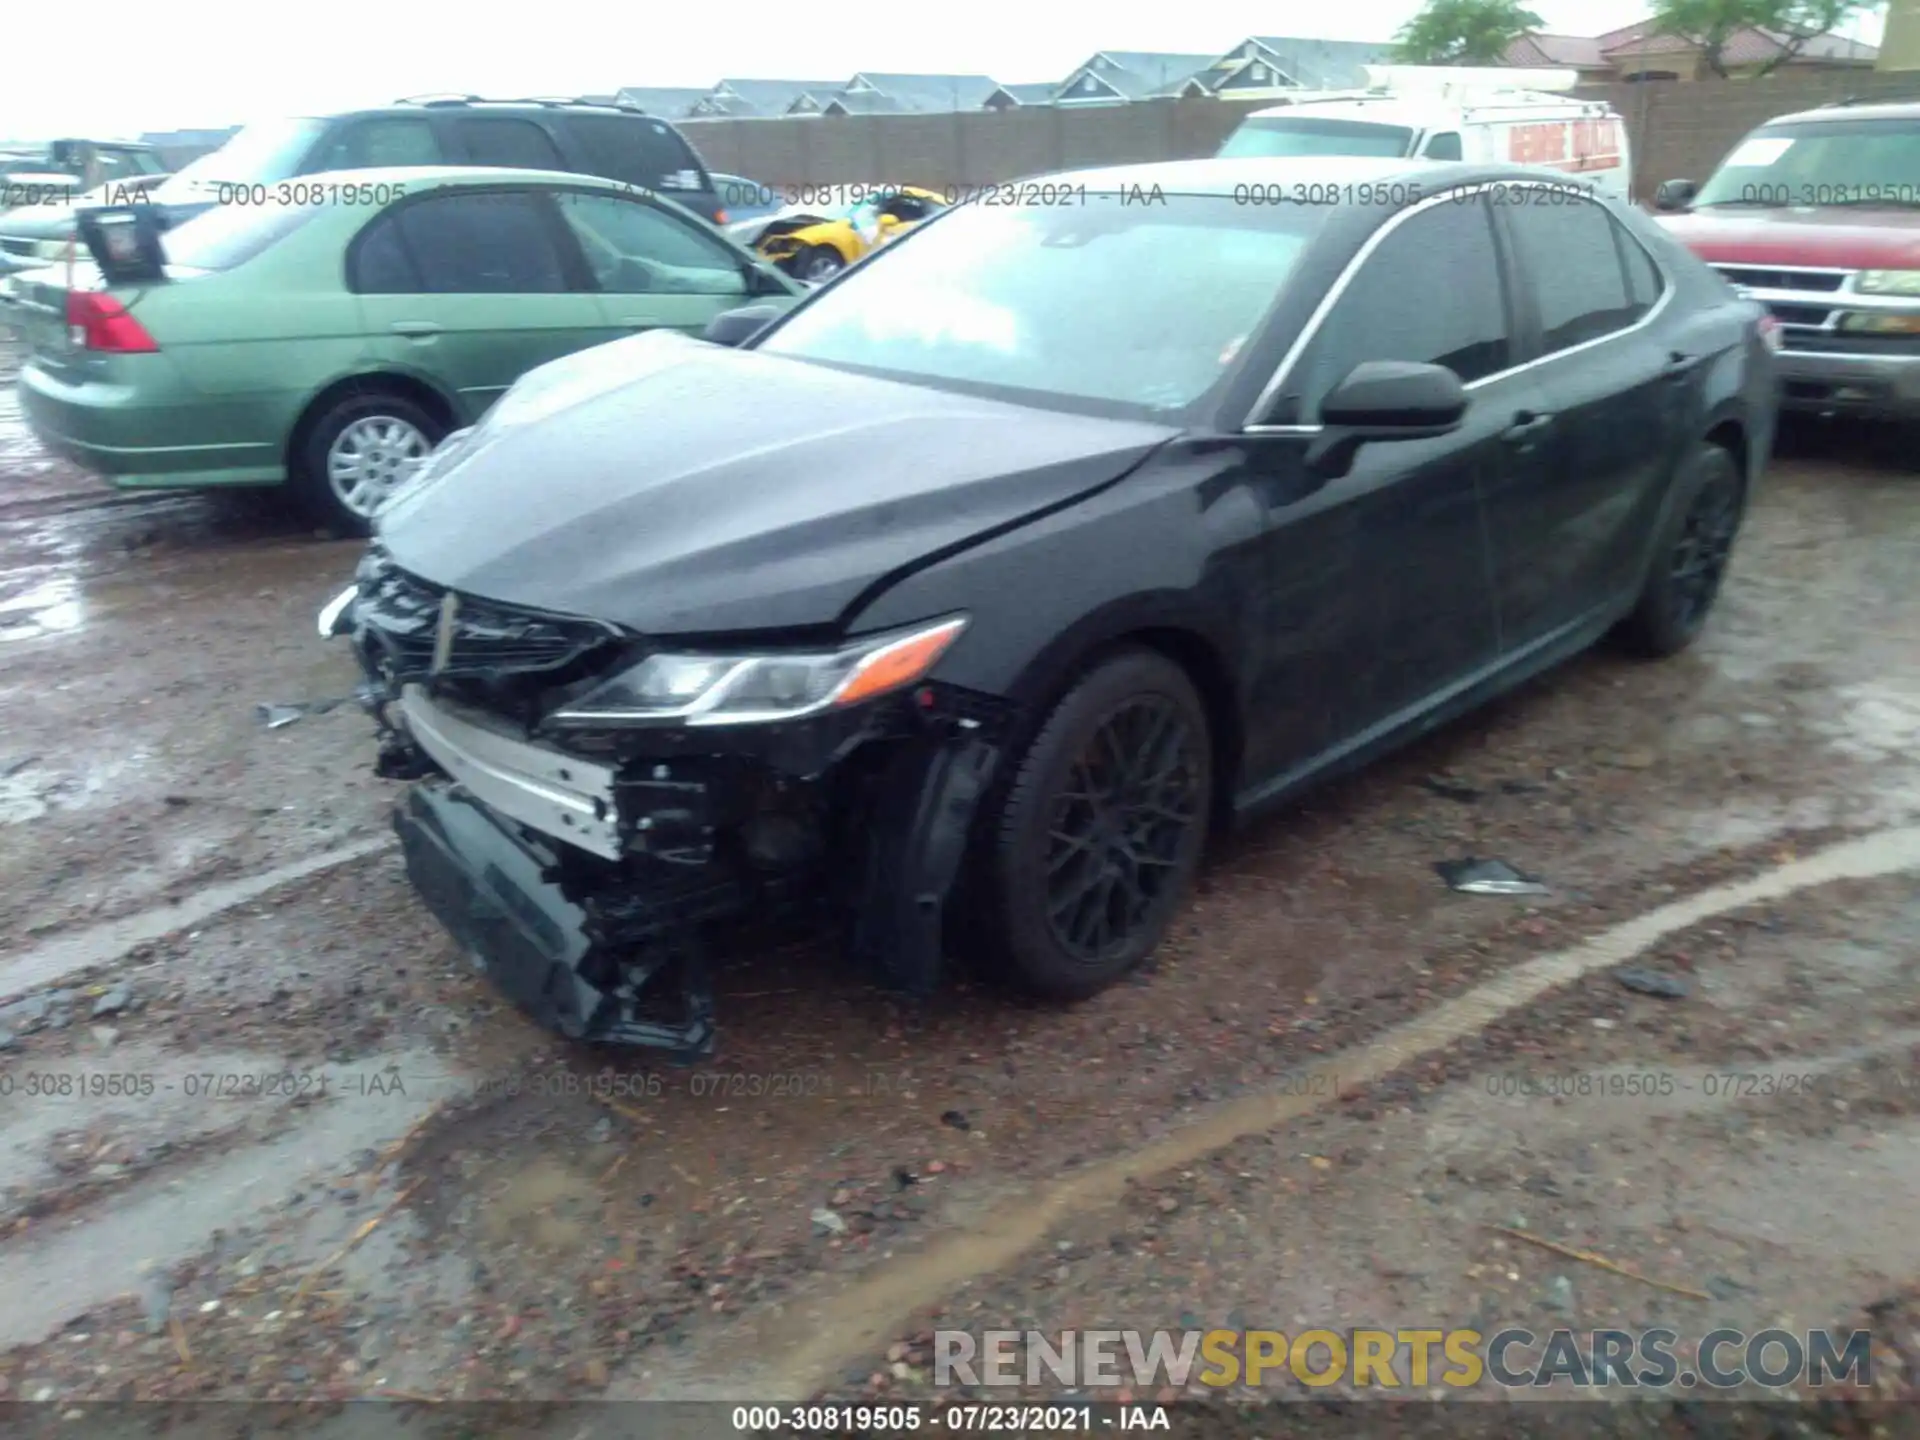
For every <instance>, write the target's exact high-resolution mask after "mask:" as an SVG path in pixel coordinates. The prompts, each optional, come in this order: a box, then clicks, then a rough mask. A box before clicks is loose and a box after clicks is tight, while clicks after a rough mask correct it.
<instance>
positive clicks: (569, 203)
mask: <svg viewBox="0 0 1920 1440" xmlns="http://www.w3.org/2000/svg"><path fill="white" fill-rule="evenodd" d="M554 198H555V201H556V203H557V204H558V206H559V210H560V216H561V219H562V221H563V222H564V223H565V224H566V226H567V228H568V230H569V231H570V232H571V233H572V235H573V236H574V238H575V239H576V240H577V241H578V243H579V246H580V249H581V251H582V252H583V253H584V254H585V256H586V260H587V269H588V272H589V273H590V274H591V275H592V277H593V283H594V285H595V287H596V288H597V289H598V290H599V292H600V308H601V313H602V315H603V317H604V323H605V324H606V326H607V327H608V332H609V333H608V338H609V339H613V338H617V337H618V336H621V335H629V334H632V333H634V332H635V331H639V330H679V331H682V332H684V333H686V334H689V335H698V334H699V333H700V332H701V331H703V330H704V329H706V325H707V322H708V321H709V320H711V319H712V318H713V317H714V316H716V315H718V314H720V312H721V311H723V310H731V309H733V308H735V307H736V306H738V305H741V304H743V303H745V301H746V298H747V296H748V294H749V283H748V270H747V266H748V264H749V262H748V261H747V260H746V259H745V257H743V256H741V255H739V254H736V253H735V252H734V250H733V249H732V248H731V247H729V246H727V245H726V244H724V243H722V242H721V241H720V240H718V239H717V238H715V237H714V236H713V235H711V234H709V233H707V232H706V231H705V230H703V229H701V228H700V226H699V225H698V224H696V223H695V222H694V221H692V220H691V219H688V218H684V217H682V216H678V215H675V214H673V213H671V212H670V211H669V210H668V209H667V208H666V207H665V206H664V205H657V204H655V203H653V202H652V201H650V200H647V199H646V198H644V197H643V196H640V195H637V194H633V195H623V194H612V193H609V192H607V191H604V190H600V191H589V190H563V191H560V192H558V193H557V194H556V195H555V197H554Z"/></svg>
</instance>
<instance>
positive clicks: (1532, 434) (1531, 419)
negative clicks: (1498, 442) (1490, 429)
mask: <svg viewBox="0 0 1920 1440" xmlns="http://www.w3.org/2000/svg"><path fill="white" fill-rule="evenodd" d="M1551 424H1553V416H1551V415H1543V414H1541V413H1540V412H1539V411H1538V410H1522V411H1521V412H1520V413H1519V414H1517V415H1515V416H1514V417H1513V424H1511V425H1509V426H1508V427H1507V428H1506V429H1504V430H1502V431H1501V432H1500V438H1501V439H1502V440H1504V441H1506V442H1507V444H1509V445H1531V444H1532V443H1533V442H1534V441H1535V440H1537V439H1539V438H1540V435H1541V433H1542V432H1543V431H1545V430H1546V428H1547V427H1548V426H1549V425H1551Z"/></svg>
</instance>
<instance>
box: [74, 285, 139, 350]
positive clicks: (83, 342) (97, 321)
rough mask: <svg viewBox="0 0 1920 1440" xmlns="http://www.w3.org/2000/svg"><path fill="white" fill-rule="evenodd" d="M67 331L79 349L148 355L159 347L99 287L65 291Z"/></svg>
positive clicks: (125, 309) (135, 321)
mask: <svg viewBox="0 0 1920 1440" xmlns="http://www.w3.org/2000/svg"><path fill="white" fill-rule="evenodd" d="M67 334H68V335H69V336H70V337H71V338H72V340H73V343H74V344H75V345H77V346H78V347H79V348H80V349H82V350H93V351H96V352H99V353H102V354H107V355H149V354H153V353H154V352H156V351H158V350H159V348H160V347H159V346H158V345H157V344H155V343H154V339H153V336H151V335H149V334H148V333H147V327H146V326H144V325H142V324H141V323H140V322H139V321H138V320H136V319H134V318H133V315H132V313H131V312H129V311H128V309H127V307H126V306H124V305H122V304H121V303H120V302H119V301H118V300H116V299H114V298H113V297H112V296H111V295H103V294H101V293H100V292H99V291H98V290H69V291H68V292H67Z"/></svg>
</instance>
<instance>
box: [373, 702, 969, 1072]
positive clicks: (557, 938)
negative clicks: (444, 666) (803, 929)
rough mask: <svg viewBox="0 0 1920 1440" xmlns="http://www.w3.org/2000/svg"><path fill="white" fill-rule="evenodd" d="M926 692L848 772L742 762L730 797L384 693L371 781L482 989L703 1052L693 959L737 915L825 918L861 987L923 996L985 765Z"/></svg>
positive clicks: (700, 969)
mask: <svg viewBox="0 0 1920 1440" xmlns="http://www.w3.org/2000/svg"><path fill="white" fill-rule="evenodd" d="M928 693H929V695H930V696H933V698H934V700H935V703H934V704H933V705H932V706H926V705H918V704H916V705H914V706H912V707H911V709H908V708H907V707H901V709H900V711H898V712H896V714H895V717H894V721H893V722H883V723H880V724H879V725H878V726H877V727H876V730H875V732H874V735H873V741H872V743H873V748H872V749H870V750H867V751H866V752H865V753H866V756H867V761H868V762H869V763H866V764H864V765H862V766H853V767H852V768H855V769H859V770H860V771H861V776H860V778H858V779H856V778H855V777H854V776H853V775H852V774H850V773H846V772H844V771H841V770H839V769H837V768H836V767H834V766H833V765H831V764H828V765H826V766H825V767H824V768H822V769H818V770H813V771H812V772H811V773H812V774H813V778H812V779H804V778H802V775H803V774H805V773H808V772H804V771H803V772H801V773H799V774H796V773H795V772H794V771H792V770H784V769H782V768H781V767H778V766H768V765H765V764H762V765H761V766H760V767H759V768H758V769H757V770H755V771H754V772H753V773H755V774H757V775H758V776H759V777H760V778H759V780H758V781H756V782H754V783H753V784H751V785H747V786H746V787H745V788H742V787H741V785H740V784H739V783H738V781H739V776H740V774H741V772H740V770H739V767H738V766H737V765H733V764H721V763H719V762H718V761H710V762H708V763H706V764H702V763H700V762H696V761H681V762H676V763H674V764H672V765H669V764H667V763H664V762H657V761H643V762H638V763H630V764H628V765H626V766H615V765H607V764H603V763H599V762H596V761H593V760H590V759H588V758H587V757H585V756H581V755H577V754H573V753H569V752H564V751H561V750H558V749H556V748H553V747H552V746H549V745H547V744H544V743H541V742H540V741H538V740H536V739H534V738H533V737H531V736H529V735H528V734H526V733H525V732H524V731H521V730H518V729H516V728H515V727H513V726H511V725H509V724H507V723H505V722H504V721H501V720H499V719H498V718H496V717H493V716H490V715H487V714H485V713H483V712H480V711H478V710H475V709H473V708H472V707H468V706H463V705H458V704H453V703H448V702H442V701H438V700H436V699H435V698H433V697H431V696H429V695H428V694H427V693H426V692H425V691H424V690H423V689H421V688H420V687H417V686H406V687H404V688H403V690H402V692H401V694H400V695H399V696H398V697H396V700H395V703H394V709H395V710H396V711H397V712H398V714H397V716H396V718H397V719H398V720H399V723H400V726H401V727H402V728H401V729H400V730H399V731H398V732H396V734H395V736H394V740H395V745H396V747H397V748H394V749H392V750H391V752H390V754H391V755H392V756H397V757H399V758H400V759H402V760H403V761H405V763H404V764H403V765H402V766H401V768H400V770H399V771H397V772H393V771H389V772H388V773H396V774H398V775H403V776H404V777H405V778H417V779H418V780H419V783H417V784H416V785H414V786H413V787H412V789H411V790H410V792H409V793H408V795H407V796H406V797H405V798H404V799H403V800H402V802H401V804H400V806H399V808H398V811H397V813H396V815H395V821H394V823H395V828H396V829H397V830H398V832H399V834H400V837H401V840H402V842H403V844H404V847H405V852H406V862H407V869H408V873H409V876H410V878H411V879H412V881H413V884H414V887H415V889H416V890H418V892H419V893H420V895H421V896H422V898H423V899H424V900H425V902H426V904H427V906H428V908H429V909H430V910H432V912H433V914H434V915H435V917H436V918H437V919H438V920H439V921H440V923H441V924H442V925H443V926H445V927H446V929H447V930H448V931H449V932H450V933H451V934H452V935H453V936H454V937H455V938H456V940H457V941H458V942H459V943H460V945H461V946H462V947H463V948H464V949H465V950H466V951H467V952H468V954H469V955H470V956H472V957H473V959H474V960H475V961H476V962H477V963H478V964H479V965H480V966H481V967H482V968H484V969H485V970H486V971H487V973H488V974H489V975H490V976H491V978H492V979H493V981H494V983H495V984H497V985H498V986H499V987H500V989H501V990H503V991H504V992H506V994H507V995H508V996H509V997H510V998H511V999H512V1000H513V1001H514V1002H515V1003H516V1004H518V1005H520V1006H521V1007H522V1008H524V1009H525V1010H527V1011H528V1012H529V1013H530V1014H531V1015H532V1016H533V1017H534V1018H535V1019H537V1020H539V1021H540V1022H541V1023H542V1024H545V1025H547V1026H549V1027H551V1028H553V1029H555V1030H558V1031H559V1032H560V1033H562V1034H564V1035H567V1036H570V1037H573V1038H575V1039H579V1040H582V1041H586V1042H599V1043H609V1044H623V1045H638V1046H647V1047H652V1048H659V1049H664V1050H667V1051H670V1052H673V1054H674V1055H675V1056H676V1057H677V1058H679V1059H681V1060H682V1061H685V1062H690V1061H694V1060H698V1059H701V1058H704V1057H706V1056H707V1055H710V1054H711V1053H712V1051H713V1047H714V1024H713V1015H714V998H713V986H712V980H711V972H710V968H709V961H708V954H709V951H708V946H709V943H710V941H712V940H714V939H717V938H718V934H717V932H718V930H719V927H721V926H723V925H725V924H727V923H728V922H736V921H739V920H741V919H743V918H745V917H747V916H749V915H751V916H752V917H754V918H756V919H769V918H772V917H775V916H782V915H784V916H789V917H795V918H798V917H799V916H802V915H805V914H808V913H811V914H814V915H819V914H821V913H822V912H823V911H824V912H827V913H837V914H839V915H840V916H841V918H842V919H843V920H845V921H846V922H847V924H846V926H845V929H844V932H843V933H845V934H846V936H847V938H848V940H849V942H850V945H851V948H852V950H853V952H854V954H855V956H856V958H858V959H859V960H861V961H863V962H865V964H866V965H867V966H868V967H869V968H870V969H871V970H872V971H874V972H876V978H878V979H880V980H882V981H883V982H885V983H888V984H890V985H891V986H893V987H894V988H897V989H899V990H902V991H904V992H906V993H908V994H910V995H914V996H918V997H925V996H928V995H930V994H931V993H932V992H933V991H934V989H935V987H936V986H937V984H938V981H939V976H940V968H941V957H942V950H943V945H942V941H943V933H944V932H943V924H942V921H943V917H944V912H945V910H946V902H947V897H948V895H949V893H950V891H951V890H952V888H953V886H954V884H955V883H956V881H957V879H958V877H959V872H960V869H961V865H962V861H963V858H964V855H965V852H966V848H967V837H968V835H969V833H970V831H971V828H972V823H973V819H974V815H975V812H976V810H977V808H978V806H979V804H980V802H981V800H982V798H983V797H984V795H985V793H986V791H987V787H988V785H989V784H990V783H991V780H992V777H993V775H994V772H995V770H996V769H997V764H998V759H999V750H998V748H997V745H996V744H995V743H994V741H993V740H992V739H990V738H989V735H990V734H991V733H992V730H993V729H994V728H997V727H994V726H990V724H989V722H988V721H987V720H986V719H984V718H983V716H984V714H985V712H984V711H983V710H980V708H979V707H978V706H973V707H971V708H969V709H962V708H961V707H960V705H958V704H955V703H942V702H941V700H940V697H939V696H938V695H937V694H935V692H931V691H930V692H928ZM928 710H932V711H933V712H934V714H933V715H932V716H931V717H929V715H928V714H927V711H928ZM903 715H904V716H907V717H909V721H908V723H906V724H904V725H901V724H899V723H897V722H899V721H900V719H901V717H902V716H903ZM912 717H917V718H912ZM832 748H833V750H834V751H837V752H840V753H845V752H844V750H843V749H842V747H841V746H840V745H839V744H835V745H834V746H833V747H832ZM846 763H847V764H848V765H850V766H851V764H852V762H846ZM729 777H732V778H731V780H729ZM769 787H770V788H769ZM796 792H809V793H811V794H812V795H813V797H814V798H813V799H812V800H796V799H795V795H796ZM827 794H832V795H833V796H835V797H837V799H836V800H835V801H834V802H833V803H832V804H828V803H827V802H826V801H825V799H824V796H825V795H827ZM780 797H785V802H784V803H786V804H787V805H788V806H789V807H790V808H785V809H782V808H769V807H777V806H778V805H779V804H781V803H782V801H781V798H780Z"/></svg>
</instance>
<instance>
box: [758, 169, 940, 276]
mask: <svg viewBox="0 0 1920 1440" xmlns="http://www.w3.org/2000/svg"><path fill="white" fill-rule="evenodd" d="M946 208H947V202H946V200H945V199H944V198H942V197H941V196H940V195H937V194H935V193H934V192H933V191H931V190H920V189H916V188H915V187H913V186H911V185H899V186H885V187H879V186H876V187H874V189H873V190H871V191H869V192H868V193H867V194H866V195H864V196H862V197H861V198H860V199H858V200H853V201H849V202H847V203H844V204H840V205H830V206H796V207H794V208H793V209H791V210H788V211H786V212H785V213H783V214H780V215H775V216H773V217H772V218H771V219H769V220H765V221H759V222H753V223H756V224H758V225H759V227H760V234H759V237H758V239H756V240H755V241H754V243H753V248H754V249H756V250H757V251H759V252H760V254H761V255H763V256H765V257H766V258H767V259H768V260H771V261H772V262H773V263H774V264H775V265H777V266H779V267H780V268H781V269H782V270H784V271H786V273H787V274H789V275H791V276H793V278H794V279H796V280H803V281H805V282H807V283H808V284H810V285H818V284H820V283H821V282H822V281H825V280H831V279H832V278H833V277H834V276H835V275H837V274H839V273H840V272H841V271H842V270H844V269H846V268H847V266H849V265H851V264H852V263H853V262H854V261H856V260H858V259H859V258H860V257H861V256H862V255H865V254H866V253H867V252H868V251H870V250H874V249H877V248H878V247H880V246H882V245H884V244H886V243H887V241H889V240H891V239H893V237H894V236H896V235H899V234H901V233H902V232H904V231H907V230H910V229H912V228H913V227H914V226H915V225H918V224H919V223H920V222H921V221H922V220H925V219H928V218H929V217H931V216H933V215H935V214H937V213H939V212H940V211H942V210H944V209H946Z"/></svg>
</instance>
